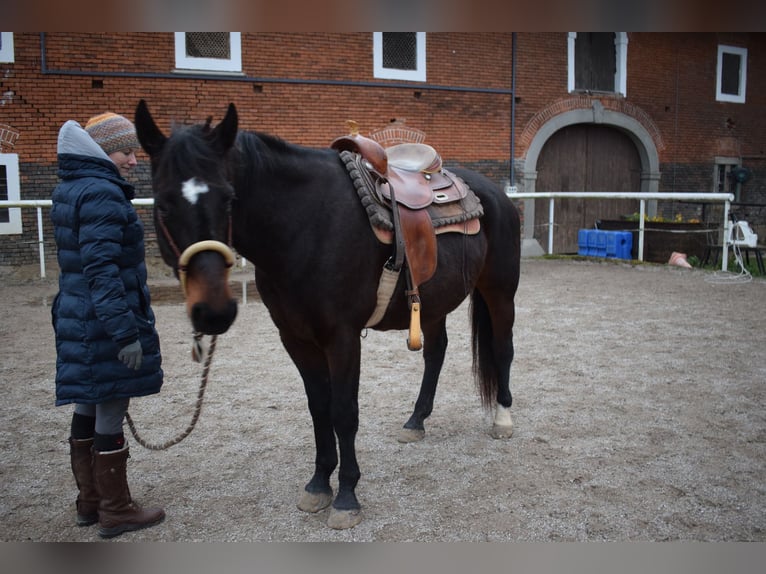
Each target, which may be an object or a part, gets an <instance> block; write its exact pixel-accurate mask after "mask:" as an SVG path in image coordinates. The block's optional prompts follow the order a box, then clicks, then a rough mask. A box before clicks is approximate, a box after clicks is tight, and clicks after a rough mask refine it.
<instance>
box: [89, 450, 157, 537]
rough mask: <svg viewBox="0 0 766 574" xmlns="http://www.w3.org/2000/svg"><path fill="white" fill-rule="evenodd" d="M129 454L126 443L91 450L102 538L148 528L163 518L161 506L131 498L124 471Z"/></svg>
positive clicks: (99, 530)
mask: <svg viewBox="0 0 766 574" xmlns="http://www.w3.org/2000/svg"><path fill="white" fill-rule="evenodd" d="M128 456H129V451H128V447H127V445H126V446H125V447H123V448H121V449H120V450H113V451H106V452H98V451H96V452H94V453H93V476H94V478H95V480H96V489H97V490H98V493H99V497H100V500H99V505H98V523H99V529H98V534H99V536H101V537H102V538H112V537H114V536H118V535H120V534H122V533H123V532H130V531H132V530H140V529H142V528H148V527H150V526H154V525H155V524H159V523H160V522H162V521H163V520H164V519H165V511H164V510H163V509H162V508H147V509H142V508H141V507H140V506H139V505H138V504H136V503H135V502H134V501H133V499H132V498H131V496H130V489H129V488H128V475H127V464H128Z"/></svg>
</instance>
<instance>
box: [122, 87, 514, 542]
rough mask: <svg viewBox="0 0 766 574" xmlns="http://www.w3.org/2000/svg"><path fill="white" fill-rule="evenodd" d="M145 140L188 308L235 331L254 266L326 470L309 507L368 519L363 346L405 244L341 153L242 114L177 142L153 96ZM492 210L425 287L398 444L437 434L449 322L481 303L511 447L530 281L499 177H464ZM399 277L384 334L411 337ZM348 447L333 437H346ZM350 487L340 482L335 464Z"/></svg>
mask: <svg viewBox="0 0 766 574" xmlns="http://www.w3.org/2000/svg"><path fill="white" fill-rule="evenodd" d="M135 125H136V131H137V135H138V139H139V142H140V143H141V146H142V148H143V149H144V151H145V152H146V153H147V154H148V156H149V158H150V163H151V180H152V194H153V197H154V209H153V220H154V225H155V228H156V230H157V241H158V244H159V249H160V253H161V256H162V258H163V260H164V261H165V263H167V264H168V265H169V266H171V267H172V268H173V270H174V272H175V273H176V276H177V277H178V278H179V279H180V280H181V284H182V286H183V288H184V293H185V299H186V309H187V312H188V315H189V318H190V321H191V323H192V326H193V328H194V329H195V330H196V331H197V332H200V333H206V334H219V333H223V332H225V331H226V330H227V329H228V328H229V326H230V325H231V324H232V323H233V321H234V320H235V317H236V314H237V302H236V299H235V298H234V297H233V295H232V291H231V289H230V285H229V281H228V272H229V269H230V268H231V266H232V263H233V261H234V256H233V255H232V251H231V248H233V249H234V250H236V252H237V253H238V254H240V255H241V256H242V257H245V258H246V259H247V260H249V261H250V262H252V263H253V264H254V266H255V282H256V288H257V290H258V293H259V295H260V298H261V300H262V302H263V304H264V305H265V306H266V307H267V309H268V312H269V314H270V317H271V319H272V320H273V322H274V324H275V326H276V328H277V329H278V332H279V335H280V338H281V341H282V344H283V345H284V348H285V349H286V351H287V353H288V355H289V356H290V358H291V360H292V361H293V362H294V363H295V366H296V367H297V369H298V371H299V374H300V377H301V378H302V381H303V385H304V390H305V393H306V397H307V402H308V409H309V411H310V414H311V418H312V422H313V429H314V438H315V449H316V453H315V467H314V472H313V475H312V476H311V478H310V480H309V481H308V483H307V484H306V485H305V487H304V489H303V491H302V493H301V496H300V497H299V501H298V508H299V509H300V510H302V511H305V512H310V513H317V512H319V511H322V510H324V509H326V508H327V507H330V510H329V512H328V518H327V525H328V526H329V527H331V528H334V529H347V528H353V527H354V526H356V525H357V524H359V523H360V522H361V521H362V512H361V508H362V507H361V505H360V503H359V500H358V499H357V496H356V493H355V489H356V486H357V483H358V481H359V479H360V476H361V473H360V468H359V464H358V462H357V457H356V450H355V437H356V434H357V429H358V425H359V407H358V391H359V378H360V363H361V339H362V335H363V334H364V332H365V331H364V330H365V328H366V327H365V326H366V324H367V321H368V319H369V318H370V316H371V314H372V313H373V311H374V309H375V308H376V305H377V303H376V297H377V292H378V287H379V283H380V279H381V276H382V273H383V269H384V266H385V265H386V262H387V261H389V260H390V258H391V255H392V249H393V246H392V245H391V244H386V243H384V242H382V241H381V240H380V239H379V238H378V237H377V236H376V235H375V233H374V232H373V231H372V228H371V225H370V221H369V218H368V216H367V214H366V213H365V209H364V208H363V207H362V205H361V204H360V201H359V197H358V195H357V192H356V190H355V186H354V184H353V182H352V180H351V178H350V177H349V173H348V170H347V169H346V167H345V166H344V164H343V162H342V161H341V153H340V152H339V151H338V150H337V149H333V148H332V147H327V148H310V147H305V146H301V145H297V144H294V143H290V142H287V141H285V140H283V139H280V138H278V137H275V136H273V135H269V134H267V133H262V132H257V131H247V130H240V129H239V128H238V116H237V111H236V107H235V105H234V104H233V103H231V104H229V106H228V108H227V110H226V112H225V115H224V117H223V119H222V120H221V121H220V122H219V123H218V124H217V125H215V126H213V125H212V117H208V118H207V121H206V122H204V123H200V124H193V125H179V126H174V127H173V128H172V129H171V132H170V135H167V136H166V135H165V133H163V131H162V130H160V128H159V127H158V126H157V124H156V123H155V120H154V118H153V117H152V115H151V113H150V112H149V108H148V105H147V104H146V102H145V101H144V100H141V101H140V102H139V103H138V105H137V107H136V111H135ZM452 172H453V173H454V174H456V175H457V176H458V177H459V178H460V179H461V180H462V181H464V182H465V183H466V184H467V185H468V186H469V187H470V189H471V190H473V191H474V193H475V194H476V196H477V197H478V198H479V199H480V202H481V206H482V208H483V215H482V216H481V218H480V230H479V231H478V232H477V233H474V234H471V235H467V234H461V233H441V234H439V235H438V236H437V247H438V250H437V257H438V260H437V264H436V268H435V272H434V273H433V276H432V277H431V278H430V279H429V280H427V281H425V282H424V283H423V284H422V285H420V289H419V295H420V301H421V302H422V307H421V321H422V337H423V339H422V340H423V346H422V353H423V362H424V370H423V375H422V380H421V384H420V391H419V394H418V397H417V401H416V403H415V407H414V409H413V412H412V414H411V416H410V418H409V419H408V420H407V422H406V423H405V424H404V427H403V429H402V436H401V437H399V440H400V441H403V442H404V441H414V440H420V439H422V438H423V437H424V436H425V425H424V421H425V420H426V418H427V417H428V416H429V415H430V414H431V411H432V408H433V403H434V396H435V393H436V388H437V382H438V378H439V373H440V371H441V368H442V365H443V362H444V359H445V355H446V350H447V329H446V317H447V315H448V314H449V313H451V312H452V311H453V310H455V309H456V308H457V307H458V306H459V305H461V304H462V303H463V302H464V301H465V299H466V298H467V297H468V296H470V305H469V309H470V311H469V313H470V315H471V325H472V327H471V329H472V334H471V341H472V343H471V346H472V353H473V354H472V357H473V363H472V364H473V366H472V373H473V376H474V379H475V382H476V386H477V389H478V393H479V395H480V399H481V403H482V405H483V406H484V407H485V409H486V410H487V412H490V414H491V410H492V409H494V418H493V424H492V428H491V429H490V431H489V434H490V435H491V436H492V437H493V438H498V439H505V438H509V437H510V436H511V434H512V431H513V425H512V421H511V416H510V408H511V403H512V396H511V391H510V371H511V363H512V361H513V357H514V346H513V325H514V318H515V306H514V297H515V293H516V289H517V286H518V282H519V262H520V239H521V236H520V217H519V213H518V211H517V209H516V208H515V206H514V205H513V203H512V201H511V200H510V199H509V198H508V197H507V196H506V195H505V193H504V192H503V191H502V190H501V189H499V188H498V186H497V185H495V184H494V183H493V182H492V181H491V180H490V179H489V178H488V177H486V176H484V175H482V174H479V173H477V172H475V171H471V170H467V169H462V168H454V169H453V170H452ZM407 290H408V285H407V281H405V280H404V279H403V275H402V276H400V277H399V278H398V280H397V283H396V285H395V287H394V291H393V294H392V295H391V299H390V303H389V304H388V307H387V309H386V310H385V313H384V315H383V316H382V318H381V319H380V320H379V321H378V322H377V324H376V325H374V327H372V328H374V329H378V330H384V331H385V330H403V329H406V328H407V327H408V325H410V322H411V319H412V312H411V311H412V310H411V309H410V304H409V303H410V301H409V299H408V296H407ZM336 439H337V441H336ZM338 455H340V467H339V468H338V490H337V494H335V495H334V494H333V489H332V487H331V485H330V478H331V475H332V474H333V472H334V471H335V470H336V468H337V467H338V462H339V456H338Z"/></svg>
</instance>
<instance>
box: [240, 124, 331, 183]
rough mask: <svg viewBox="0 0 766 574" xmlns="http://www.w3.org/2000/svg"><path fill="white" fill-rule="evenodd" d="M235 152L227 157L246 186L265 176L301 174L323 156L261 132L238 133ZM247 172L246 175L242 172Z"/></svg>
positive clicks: (318, 151)
mask: <svg viewBox="0 0 766 574" xmlns="http://www.w3.org/2000/svg"><path fill="white" fill-rule="evenodd" d="M235 147H236V152H235V155H234V156H233V157H231V158H230V161H231V163H232V164H233V165H232V167H234V171H235V172H236V173H237V174H238V175H239V176H240V177H241V176H245V179H246V184H247V185H246V187H249V184H252V183H253V182H254V181H255V180H256V179H258V178H259V176H260V177H262V176H264V175H268V174H272V173H274V172H275V171H277V170H278V171H279V173H280V174H281V179H283V180H284V179H285V178H286V177H287V178H289V177H290V175H291V174H292V175H297V174H299V173H304V172H305V168H306V165H307V164H308V162H310V161H311V158H313V157H319V156H322V157H326V156H324V154H323V152H322V151H321V150H317V149H313V148H308V147H304V146H301V145H298V144H294V143H290V142H288V141H285V140H283V139H281V138H279V137H277V136H274V135H270V134H267V133H264V132H257V131H247V130H240V131H239V133H238V134H237V143H236V146H235ZM243 172H246V173H243ZM243 183H245V182H243Z"/></svg>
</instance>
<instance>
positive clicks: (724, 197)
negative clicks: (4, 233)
mask: <svg viewBox="0 0 766 574" xmlns="http://www.w3.org/2000/svg"><path fill="white" fill-rule="evenodd" d="M506 195H507V196H508V197H510V198H511V199H548V200H549V203H548V254H552V253H553V231H554V201H555V200H556V199H637V200H639V203H640V211H639V226H638V259H639V261H643V259H644V215H645V214H646V202H647V201H653V200H658V199H665V200H677V201H705V202H721V203H723V204H724V211H723V230H724V238H728V237H729V226H730V222H729V210H730V209H731V202H732V201H734V195H733V194H731V193H631V192H589V191H586V192H563V191H562V192H541V193H527V192H522V193H512V192H506ZM132 203H133V205H136V206H152V205H154V199H153V198H138V199H134V200H132ZM52 205H53V202H52V201H51V200H50V199H29V200H20V201H0V209H9V208H36V209H37V242H38V249H39V252H40V277H45V238H44V235H43V215H42V210H43V208H50V207H51V206H52ZM722 243H723V246H722V248H721V250H722V257H721V260H722V263H721V270H722V271H727V270H728V264H729V245H728V243H727V242H726V241H723V242H722Z"/></svg>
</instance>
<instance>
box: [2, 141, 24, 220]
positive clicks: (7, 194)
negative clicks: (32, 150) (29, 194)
mask: <svg viewBox="0 0 766 574" xmlns="http://www.w3.org/2000/svg"><path fill="white" fill-rule="evenodd" d="M20 189H21V187H20V185H19V156H18V155H17V154H15V153H0V200H3V201H19V199H21V193H20V191H19V190H20ZM19 233H21V208H20V207H6V208H0V235H13V234H19Z"/></svg>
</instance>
